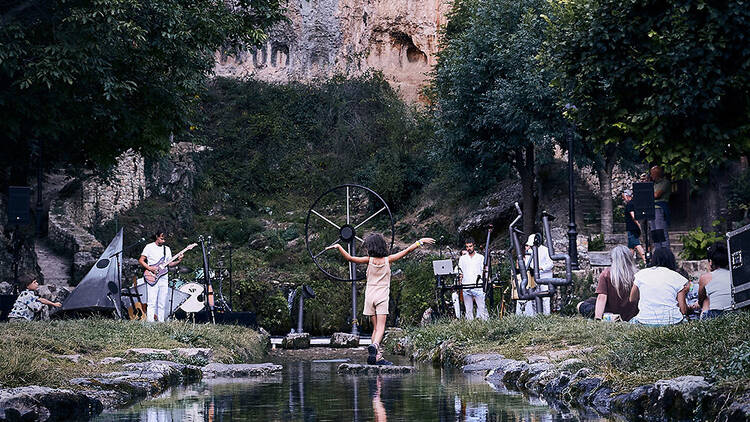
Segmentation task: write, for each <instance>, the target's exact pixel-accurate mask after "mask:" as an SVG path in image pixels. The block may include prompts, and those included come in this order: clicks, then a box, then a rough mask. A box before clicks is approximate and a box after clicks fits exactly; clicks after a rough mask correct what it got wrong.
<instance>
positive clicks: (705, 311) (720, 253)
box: [698, 242, 732, 319]
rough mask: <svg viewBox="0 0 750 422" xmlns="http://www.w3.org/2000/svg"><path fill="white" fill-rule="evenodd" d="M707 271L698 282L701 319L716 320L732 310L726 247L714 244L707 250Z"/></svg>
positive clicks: (721, 244)
mask: <svg viewBox="0 0 750 422" xmlns="http://www.w3.org/2000/svg"><path fill="white" fill-rule="evenodd" d="M708 270H709V271H710V272H707V273H705V274H703V275H702V276H701V278H700V279H699V280H698V301H699V302H700V303H701V309H702V312H701V319H706V318H716V317H717V316H719V315H721V314H723V313H724V311H726V310H729V309H731V308H732V292H731V290H732V282H731V279H730V277H729V276H730V274H729V256H728V254H727V245H726V244H724V243H723V242H716V243H714V244H713V245H711V246H710V247H709V248H708Z"/></svg>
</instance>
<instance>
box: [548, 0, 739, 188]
mask: <svg viewBox="0 0 750 422" xmlns="http://www.w3.org/2000/svg"><path fill="white" fill-rule="evenodd" d="M552 4H553V12H552V14H551V15H549V17H548V20H549V22H550V30H549V33H548V35H549V37H548V40H547V43H546V48H545V50H546V51H547V52H548V53H549V54H548V55H547V57H548V59H549V62H548V66H549V67H550V68H552V69H556V70H557V76H556V77H555V83H556V84H557V86H559V87H560V88H561V90H562V93H563V97H564V98H565V100H567V101H569V102H571V103H573V104H575V105H576V106H577V108H578V112H577V114H578V116H577V118H576V121H577V122H578V124H579V125H580V126H581V127H582V128H583V129H584V131H585V134H587V135H589V136H588V137H587V140H588V141H589V142H596V143H598V145H599V146H602V147H603V146H606V144H608V143H613V142H618V141H620V140H623V139H627V138H631V139H633V140H634V141H635V146H636V148H637V149H638V150H640V151H641V152H642V154H643V155H644V158H645V159H646V160H647V161H649V162H652V163H658V164H662V165H664V166H665V167H666V169H667V170H668V171H669V172H671V173H672V175H673V176H677V177H689V178H695V177H698V176H700V175H703V174H705V173H706V172H707V171H708V170H710V168H711V167H714V166H716V165H718V164H719V163H721V162H723V161H724V160H725V159H726V158H727V157H732V156H737V155H739V154H740V153H747V152H748V150H750V138H749V136H748V135H750V125H749V124H748V122H749V121H750V43H748V39H747V37H748V35H747V34H748V32H747V30H748V27H750V9H748V7H747V4H746V3H745V2H743V1H741V0H729V1H725V2H708V1H702V0H701V1H692V0H677V1H669V2H665V1H659V0H629V1H618V0H574V1H567V0H565V1H563V0H559V1H555V2H553V3H552Z"/></svg>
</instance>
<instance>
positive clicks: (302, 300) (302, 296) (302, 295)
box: [297, 287, 305, 333]
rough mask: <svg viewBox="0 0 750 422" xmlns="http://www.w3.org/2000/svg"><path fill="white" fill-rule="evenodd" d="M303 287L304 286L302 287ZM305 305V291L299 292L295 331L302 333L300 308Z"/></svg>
mask: <svg viewBox="0 0 750 422" xmlns="http://www.w3.org/2000/svg"><path fill="white" fill-rule="evenodd" d="M303 289H304V287H303ZM304 307H305V292H304V291H301V292H299V309H297V332H298V333H302V332H303V331H302V308H304Z"/></svg>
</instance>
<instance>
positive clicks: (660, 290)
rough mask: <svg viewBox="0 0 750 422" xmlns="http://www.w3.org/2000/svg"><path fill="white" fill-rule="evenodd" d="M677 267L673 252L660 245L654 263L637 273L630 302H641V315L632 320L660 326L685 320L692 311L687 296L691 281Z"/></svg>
mask: <svg viewBox="0 0 750 422" xmlns="http://www.w3.org/2000/svg"><path fill="white" fill-rule="evenodd" d="M676 269H677V262H676V261H675V258H674V254H673V253H672V251H671V250H670V249H669V248H664V247H659V248H656V250H655V251H654V256H653V257H652V258H651V266H650V267H649V268H644V269H642V270H640V271H638V272H637V273H635V281H634V282H633V287H632V289H631V290H630V301H631V302H637V303H638V314H637V315H636V316H635V317H633V319H632V320H631V322H635V323H639V324H644V325H653V326H660V325H671V324H677V323H679V322H682V321H683V320H684V318H685V314H687V312H688V307H687V302H686V301H685V296H686V295H687V291H688V288H689V285H690V284H689V282H688V280H687V279H686V278H685V277H683V276H682V275H680V274H679V273H678V272H677V271H675V270H676Z"/></svg>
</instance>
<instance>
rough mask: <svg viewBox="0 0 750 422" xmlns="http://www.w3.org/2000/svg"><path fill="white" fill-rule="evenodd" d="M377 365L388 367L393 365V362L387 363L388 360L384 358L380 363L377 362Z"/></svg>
mask: <svg viewBox="0 0 750 422" xmlns="http://www.w3.org/2000/svg"><path fill="white" fill-rule="evenodd" d="M375 365H384V366H387V365H393V362H389V361H387V360H385V359H383V358H380V360H379V361H377V362H375Z"/></svg>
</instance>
